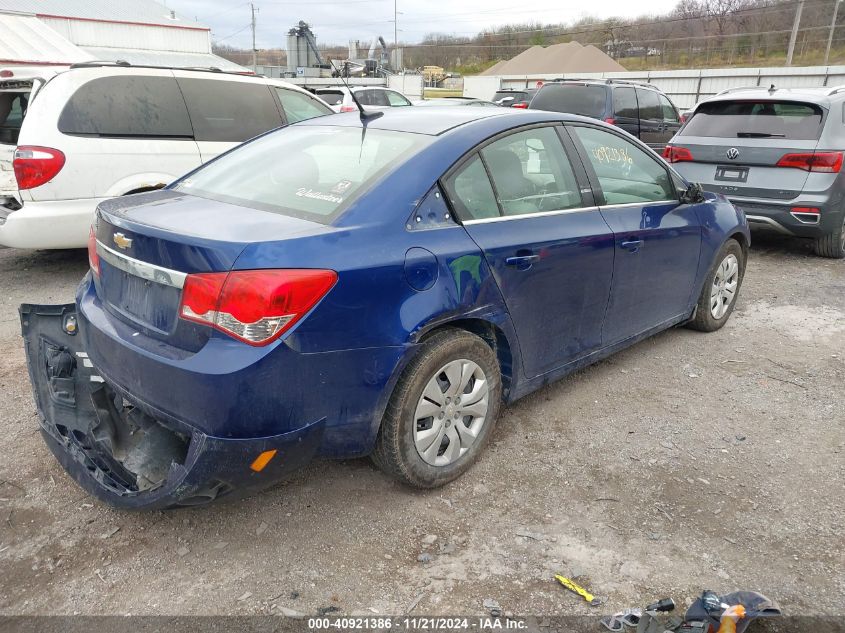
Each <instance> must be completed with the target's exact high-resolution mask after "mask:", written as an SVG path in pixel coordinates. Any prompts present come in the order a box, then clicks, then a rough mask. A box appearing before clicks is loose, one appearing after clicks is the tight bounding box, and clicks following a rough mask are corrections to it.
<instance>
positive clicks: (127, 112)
mask: <svg viewBox="0 0 845 633" xmlns="http://www.w3.org/2000/svg"><path fill="white" fill-rule="evenodd" d="M59 131H60V132H62V133H63V134H79V135H94V136H106V137H118V138H119V137H128V138H132V137H140V138H157V137H159V138H160V137H164V138H191V137H192V136H193V130H192V129H191V121H190V119H189V118H188V111H187V109H186V108H185V100H184V99H183V98H182V93H181V92H179V86H178V85H177V84H176V80H175V79H173V78H172V77H143V76H138V75H124V76H118V77H101V78H99V79H94V80H92V81H89V82H88V83H86V84H83V85H82V86H80V87H79V89H78V90H77V91H76V92H75V93H73V96H72V97H71V98H70V99H69V100H68V102H67V104H66V105H65V107H64V109H63V110H62V113H61V115H59Z"/></svg>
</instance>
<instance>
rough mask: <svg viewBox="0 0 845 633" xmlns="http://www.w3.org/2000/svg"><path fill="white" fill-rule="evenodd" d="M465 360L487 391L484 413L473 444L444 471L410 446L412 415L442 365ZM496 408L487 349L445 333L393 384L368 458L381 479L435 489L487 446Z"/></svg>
mask: <svg viewBox="0 0 845 633" xmlns="http://www.w3.org/2000/svg"><path fill="white" fill-rule="evenodd" d="M458 359H467V360H471V361H473V362H474V363H476V364H477V365H478V367H480V368H481V370H482V371H483V372H484V376H485V378H486V380H487V385H488V395H487V397H488V408H487V413H486V415H485V416H484V422H483V425H482V426H481V429H480V430H479V431H478V435H477V436H476V439H475V441H474V442H473V443H472V444H471V445H470V446H469V448H468V450H467V451H466V452H465V453H464V454H463V455H461V456H460V457H458V458H457V459H456V460H455V461H453V462H452V463H450V464H448V465H443V466H434V465H431V464H429V463H427V462H426V461H424V460H423V458H422V457H421V456H420V453H419V452H418V451H417V448H416V445H415V443H414V433H415V430H416V429H415V425H416V420H414V415H415V413H416V410H417V404H418V402H419V400H420V398H421V397H422V393H423V390H424V389H425V388H426V385H427V384H428V383H429V381H430V380H431V379H432V378H433V377H434V376H435V375H436V372H438V371H439V370H440V369H441V368H443V367H444V366H445V365H446V364H447V363H450V362H451V361H454V360H458ZM501 403H502V378H501V371H500V369H499V362H498V360H497V358H496V354H495V353H494V352H493V350H492V349H491V347H490V345H488V344H487V343H485V342H484V341H483V340H482V339H480V338H479V337H477V336H475V335H474V334H471V333H470V332H467V331H465V330H459V329H454V328H447V329H443V330H440V331H438V332H436V333H434V334H433V335H432V336H431V337H430V338H428V339H427V340H425V341H424V342H423V344H422V349H421V350H420V351H419V352H418V353H417V355H416V356H415V357H414V358H413V360H411V362H410V363H409V364H408V366H407V367H406V368H405V370H404V371H403V372H402V376H401V377H400V378H399V381H398V383H397V384H396V387H395V388H394V390H393V394H392V395H391V397H390V402H389V403H388V405H387V409H386V411H385V413H384V418H383V419H382V423H381V428H380V429H379V434H378V438H377V439H376V446H375V449H374V450H373V453H372V455H371V458H372V460H373V462H374V463H375V464H376V465H377V466H378V467H379V468H380V469H381V470H383V471H384V472H385V473H387V474H388V475H390V476H392V477H394V478H395V479H397V480H399V481H401V482H403V483H405V484H408V485H410V486H413V487H415V488H437V487H438V486H442V485H444V484H446V483H449V482H450V481H452V480H454V479H456V478H457V477H459V476H460V475H462V474H463V473H464V472H465V471H466V470H467V469H468V468H469V467H470V466H472V464H473V462H475V460H476V459H477V458H478V456H479V454H480V453H481V451H482V450H483V449H484V446H485V445H486V444H487V441H488V439H489V438H490V435H491V433H492V432H493V427H494V426H495V423H496V418H497V417H498V415H499V409H500V408H501Z"/></svg>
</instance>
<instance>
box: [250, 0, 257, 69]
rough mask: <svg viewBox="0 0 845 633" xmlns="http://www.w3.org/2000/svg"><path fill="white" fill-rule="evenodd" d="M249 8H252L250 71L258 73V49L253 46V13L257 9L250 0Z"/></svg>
mask: <svg viewBox="0 0 845 633" xmlns="http://www.w3.org/2000/svg"><path fill="white" fill-rule="evenodd" d="M249 8H250V9H251V10H252V72H254V73H256V74H258V49H257V48H255V13H256V12H257V11H258V9H256V8H255V5H254V4H252V3H251V2H250V3H249Z"/></svg>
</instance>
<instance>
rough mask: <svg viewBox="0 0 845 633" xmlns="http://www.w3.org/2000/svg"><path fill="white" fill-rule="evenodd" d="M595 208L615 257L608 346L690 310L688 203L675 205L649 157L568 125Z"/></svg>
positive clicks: (692, 269) (692, 261) (667, 179)
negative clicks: (597, 195)
mask: <svg viewBox="0 0 845 633" xmlns="http://www.w3.org/2000/svg"><path fill="white" fill-rule="evenodd" d="M569 129H570V130H571V131H572V136H573V137H574V139H575V140H576V141H577V142H578V143H580V146H581V151H582V155H583V156H584V159H585V162H586V163H587V166H588V168H590V169H588V172H590V175H591V178H592V179H593V183H594V189H595V190H598V189H600V190H601V196H602V197H603V202H601V201H600V208H601V213H602V215H603V216H604V218H605V220H606V221H607V223H608V224H609V225H610V227H611V228H612V229H613V233H614V236H615V239H616V261H615V264H614V268H613V289H612V291H611V297H610V303H609V305H608V310H607V316H606V317H605V322H604V341H605V343H606V344H613V343H616V342H619V341H622V340H624V339H627V338H630V337H632V336H636V335H638V334H641V333H643V332H645V331H646V330H649V329H651V328H654V327H657V326H659V325H661V324H663V323H666V322H668V321H671V320H672V319H675V318H676V317H678V316H681V315H683V314H685V313H686V312H688V311H689V310H690V309H691V306H690V301H691V297H692V292H693V284H694V283H695V277H696V272H697V270H698V258H699V253H700V250H701V226H700V223H699V220H698V215H697V213H696V210H695V206H694V205H687V204H681V203H680V202H679V200H678V196H677V194H676V192H675V187H674V185H673V183H672V178H671V176H670V174H669V171H668V170H667V168H666V166H665V165H663V164H662V162H661V161H660V159H659V158H658V157H657V156H654V155H653V154H652V153H651V152H648V151H646V150H645V149H643V148H641V147H639V146H637V145H635V144H634V143H632V142H631V141H629V140H627V139H625V138H623V137H622V136H621V135H619V134H616V133H614V132H611V131H610V130H606V129H600V128H595V127H588V126H580V125H579V126H572V127H570V128H569Z"/></svg>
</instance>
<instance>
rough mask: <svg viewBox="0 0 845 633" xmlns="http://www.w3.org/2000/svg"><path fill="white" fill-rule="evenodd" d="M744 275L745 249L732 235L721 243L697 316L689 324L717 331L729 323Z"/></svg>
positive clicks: (697, 328) (709, 330)
mask: <svg viewBox="0 0 845 633" xmlns="http://www.w3.org/2000/svg"><path fill="white" fill-rule="evenodd" d="M744 276H745V253H743V252H742V246H740V245H739V242H737V241H736V240H734V239H730V240H728V241H727V242H725V244H724V245H723V246H722V249H721V250H720V251H719V254H718V255H717V256H716V261H715V262H714V263H713V266H712V267H711V268H710V271H709V272H708V273H707V280H706V281H705V282H704V288H702V289H701V295H700V296H699V298H698V304H697V305H696V309H695V316H694V317H693V319H692V321H690V322H689V323H688V324H687V325H688V327H690V328H692V329H693V330H699V331H700V332H715V331H716V330H718V329H719V328H721V327H722V326H723V325H724V324H725V323H727V322H728V318H729V317H730V316H731V313H732V312H733V310H734V306H736V298H737V296H738V295H739V288H740V286H741V285H742V279H743V277H744Z"/></svg>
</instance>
